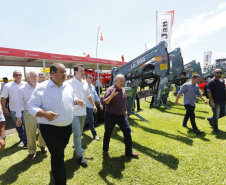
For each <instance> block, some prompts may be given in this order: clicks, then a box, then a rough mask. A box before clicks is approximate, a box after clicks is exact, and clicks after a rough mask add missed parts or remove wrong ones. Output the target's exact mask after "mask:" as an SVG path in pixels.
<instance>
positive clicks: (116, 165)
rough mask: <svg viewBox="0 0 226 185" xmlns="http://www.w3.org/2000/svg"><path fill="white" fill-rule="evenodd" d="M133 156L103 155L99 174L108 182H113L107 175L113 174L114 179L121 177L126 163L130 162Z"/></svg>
mask: <svg viewBox="0 0 226 185" xmlns="http://www.w3.org/2000/svg"><path fill="white" fill-rule="evenodd" d="M130 161H131V158H130V157H126V156H124V155H123V156H120V157H112V158H111V157H103V162H102V170H101V171H100V172H99V176H100V177H101V178H102V179H103V180H104V181H105V183H106V184H109V185H110V184H113V183H111V182H109V180H108V179H107V176H111V177H112V178H114V179H121V178H122V177H123V175H122V171H124V170H125V163H126V162H130Z"/></svg>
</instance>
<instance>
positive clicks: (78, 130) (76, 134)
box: [72, 116, 86, 157]
mask: <svg viewBox="0 0 226 185" xmlns="http://www.w3.org/2000/svg"><path fill="white" fill-rule="evenodd" d="M85 120H86V116H74V117H73V121H72V130H73V140H74V147H75V152H76V155H77V156H78V157H83V156H84V155H83V152H84V150H83V148H82V142H81V139H82V133H83V128H84V124H85Z"/></svg>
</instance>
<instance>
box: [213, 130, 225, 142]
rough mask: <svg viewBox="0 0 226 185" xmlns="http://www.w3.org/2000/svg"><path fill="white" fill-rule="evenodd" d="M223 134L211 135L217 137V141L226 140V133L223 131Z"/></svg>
mask: <svg viewBox="0 0 226 185" xmlns="http://www.w3.org/2000/svg"><path fill="white" fill-rule="evenodd" d="M221 132H222V133H221V134H215V133H214V132H213V131H212V132H211V134H213V135H216V139H221V140H225V139H226V132H225V131H222V130H221Z"/></svg>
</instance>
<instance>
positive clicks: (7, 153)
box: [0, 145, 24, 160]
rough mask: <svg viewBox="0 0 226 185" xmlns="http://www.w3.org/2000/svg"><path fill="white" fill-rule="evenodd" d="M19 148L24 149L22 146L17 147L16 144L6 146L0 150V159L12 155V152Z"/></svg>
mask: <svg viewBox="0 0 226 185" xmlns="http://www.w3.org/2000/svg"><path fill="white" fill-rule="evenodd" d="M20 150H24V149H23V148H22V147H18V146H16V145H12V146H10V147H8V148H5V149H4V150H2V151H1V152H0V160H1V159H2V158H4V157H7V156H10V155H12V154H14V153H16V152H18V151H20Z"/></svg>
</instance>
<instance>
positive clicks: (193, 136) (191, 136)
mask: <svg viewBox="0 0 226 185" xmlns="http://www.w3.org/2000/svg"><path fill="white" fill-rule="evenodd" d="M187 129H188V130H187V135H186V134H185V133H183V132H181V131H179V130H178V131H177V132H179V133H180V134H182V135H184V136H187V137H189V138H199V139H201V140H203V141H210V140H209V139H207V138H205V137H206V133H203V134H199V135H197V134H195V133H194V131H193V129H191V128H187Z"/></svg>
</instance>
